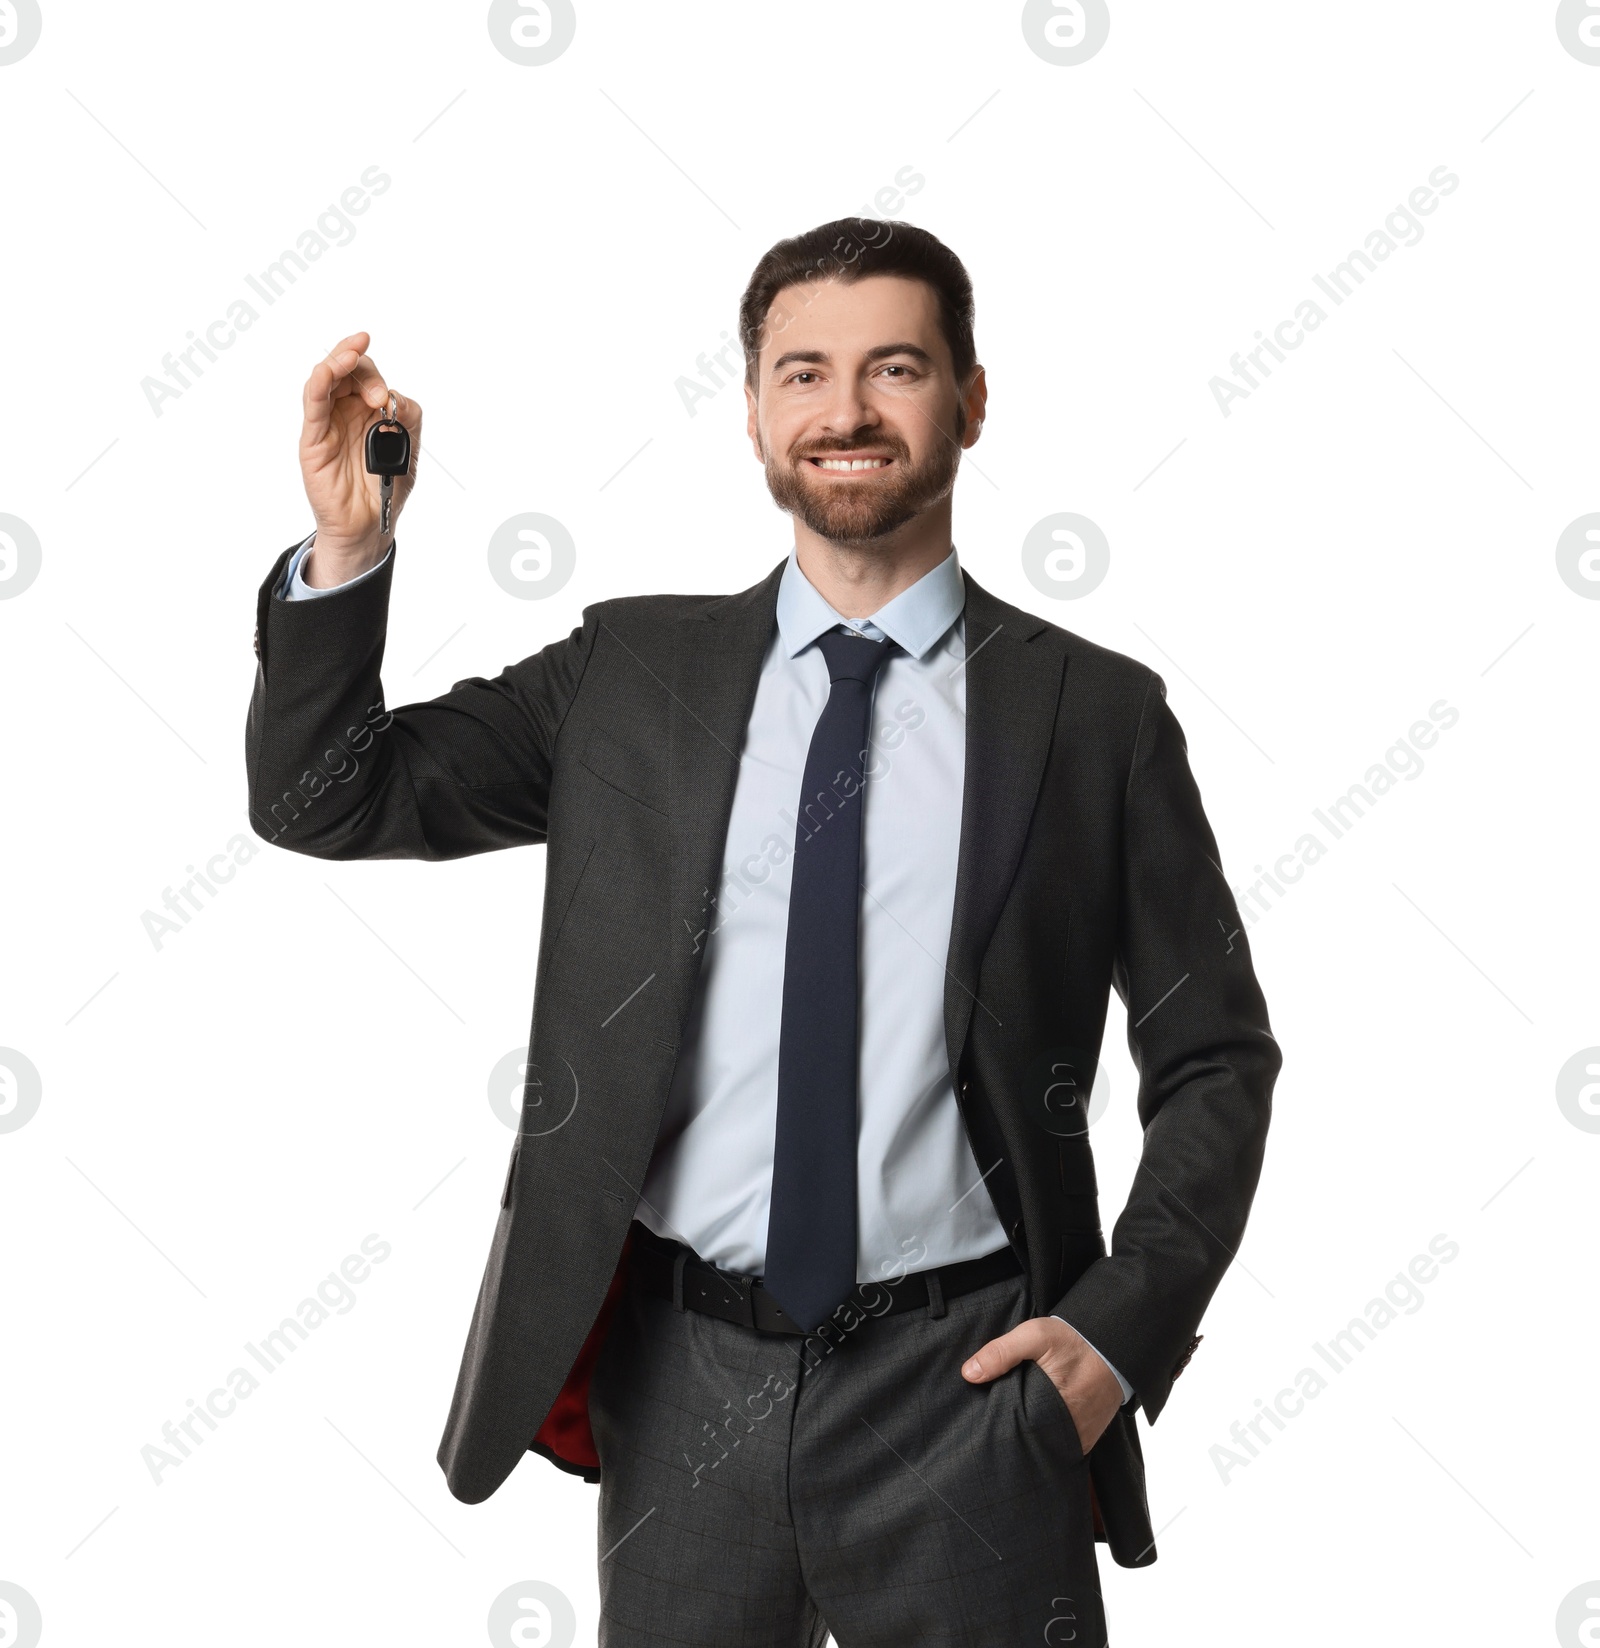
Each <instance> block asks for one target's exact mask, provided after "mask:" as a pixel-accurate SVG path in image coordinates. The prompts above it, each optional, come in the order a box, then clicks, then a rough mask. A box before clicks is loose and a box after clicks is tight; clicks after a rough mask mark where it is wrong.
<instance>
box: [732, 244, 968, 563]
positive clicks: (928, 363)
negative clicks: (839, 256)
mask: <svg viewBox="0 0 1600 1648" xmlns="http://www.w3.org/2000/svg"><path fill="white" fill-rule="evenodd" d="M756 366H757V371H756V393H755V394H752V393H751V392H750V391H749V390H748V389H747V390H746V392H745V397H746V400H747V402H748V404H749V433H750V440H751V443H752V444H753V446H754V447H755V453H756V456H757V457H758V458H759V459H761V461H762V462H763V463H764V464H765V466H766V472H767V486H768V488H769V490H770V491H771V493H772V497H773V501H774V502H775V503H776V504H777V505H778V507H779V508H780V509H782V510H785V511H787V512H789V513H790V514H793V515H795V516H797V517H798V518H799V519H800V520H801V521H803V522H804V523H805V525H806V526H807V527H809V528H810V529H811V531H813V532H814V533H816V534H817V535H818V537H821V538H826V539H828V540H830V541H831V542H833V543H839V544H851V545H857V546H860V545H865V544H869V543H871V542H873V541H874V540H875V539H880V538H883V537H884V536H886V535H887V534H889V533H891V532H893V531H895V529H896V528H898V527H901V526H903V525H905V523H906V522H907V521H910V520H912V519H914V518H915V517H916V516H918V515H920V514H921V513H922V512H923V511H924V510H925V509H927V508H928V506H929V505H930V504H933V503H935V502H937V501H938V500H939V499H940V498H943V497H945V496H946V495H947V494H948V493H949V492H950V489H951V488H952V487H953V486H954V484H955V476H956V468H957V465H958V464H959V462H960V457H961V449H962V448H963V447H966V446H971V445H972V443H973V442H974V441H975V440H976V439H977V438H978V431H979V428H980V427H981V418H982V406H983V400H982V377H983V374H982V371H981V369H980V370H979V372H978V373H977V375H976V383H975V385H974V386H973V387H972V389H971V390H970V391H969V394H968V395H967V396H966V397H963V395H962V393H961V389H962V386H961V385H958V384H957V383H956V381H955V369H954V363H953V362H952V360H951V358H950V348H949V345H948V344H947V343H946V342H945V340H944V334H943V332H942V331H941V330H940V326H939V310H938V299H937V298H936V297H935V295H934V292H933V288H932V287H930V286H929V285H928V284H927V283H926V282H925V281H920V280H911V279H908V278H906V277H904V276H901V275H868V276H867V277H865V278H864V279H861V280H854V281H842V280H832V279H829V280H817V281H813V282H810V283H808V284H807V285H805V286H790V287H785V288H784V290H783V291H781V292H779V293H778V295H777V297H776V298H774V299H773V303H772V307H771V309H770V310H769V311H768V315H767V331H766V336H765V338H764V340H763V342H762V345H761V353H760V356H759V358H758V360H757V363H756ZM964 400H965V403H966V420H965V424H966V427H965V429H964V430H962V431H961V432H960V433H959V434H958V432H957V431H958V426H959V424H960V423H961V421H962V420H961V417H960V411H961V408H962V406H963V401H964Z"/></svg>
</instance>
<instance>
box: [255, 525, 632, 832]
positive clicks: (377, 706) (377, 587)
mask: <svg viewBox="0 0 1600 1648" xmlns="http://www.w3.org/2000/svg"><path fill="white" fill-rule="evenodd" d="M298 547H299V546H298V545H293V546H291V547H290V548H289V549H288V550H285V551H284V553H283V554H282V555H280V556H279V557H278V559H277V561H276V562H275V563H274V564H273V567H272V570H271V572H269V573H268V574H267V578H266V581H265V582H264V583H263V584H262V586H261V589H260V592H259V594H258V597H257V603H256V617H257V624H256V654H257V665H256V679H255V690H254V693H253V695H252V697H251V700H250V712H249V716H248V718H247V721H246V725H245V758H246V764H247V771H248V777H249V792H250V823H251V828H252V829H254V831H255V833H256V834H257V835H258V836H260V837H261V838H262V839H263V840H266V841H270V842H273V843H274V844H276V845H277V846H280V847H286V848H288V849H289V850H290V851H291V852H297V853H306V854H309V855H310V856H312V857H314V858H332V859H348V858H423V859H448V858H461V857H464V856H465V855H467V854H468V853H482V852H488V851H490V850H492V849H494V848H496V847H514V846H518V845H521V844H524V843H527V842H540V841H543V840H544V839H545V829H546V825H547V822H548V806H549V798H550V772H551V765H552V761H553V759H554V752H555V741H556V735H557V734H558V733H559V732H560V730H561V723H562V721H563V720H564V719H565V717H566V714H567V711H568V709H569V708H570V707H571V705H572V701H573V699H574V697H575V696H576V695H577V691H578V684H579V682H580V681H581V679H582V677H583V671H584V667H585V665H586V664H587V662H588V659H589V657H590V654H591V653H592V651H593V649H594V644H595V636H596V633H597V631H598V628H599V608H598V606H596V607H589V608H587V609H585V612H584V615H583V617H584V621H583V623H582V624H581V625H580V626H579V627H578V628H577V629H575V630H573V632H572V633H571V635H569V636H568V637H567V638H566V639H565V640H562V641H555V642H552V643H551V645H549V646H547V647H545V648H544V650H543V651H541V652H536V653H534V654H533V655H532V656H531V657H529V658H524V659H523V660H522V662H521V663H519V664H512V665H510V666H509V667H508V668H506V669H504V670H502V671H501V672H500V674H499V675H497V676H495V677H493V679H485V678H483V677H469V678H468V679H467V680H464V681H458V682H456V684H455V685H454V686H453V687H452V688H451V689H450V691H449V692H447V693H444V694H443V695H442V696H440V697H438V698H431V699H428V700H426V701H424V702H421V703H415V704H406V705H403V706H401V707H400V708H399V709H394V710H390V709H388V708H387V707H386V706H385V704H384V697H383V685H382V681H381V679H380V670H381V668H382V664H383V647H384V637H385V629H386V625H387V620H388V611H389V589H390V585H391V583H392V581H393V575H394V561H395V555H396V553H397V552H396V550H394V549H393V548H391V550H390V553H389V557H388V559H387V560H386V561H385V562H383V563H382V564H381V565H380V566H379V567H378V568H377V569H376V570H375V571H374V573H373V575H372V576H370V577H368V578H365V579H362V580H360V581H359V582H355V583H352V584H351V585H350V586H349V587H348V588H340V589H338V590H336V591H334V592H332V593H330V594H329V595H327V596H325V597H324V598H322V599H320V600H315V601H286V600H283V599H282V598H281V597H279V596H277V595H275V594H274V593H273V592H274V590H275V589H276V587H277V585H278V584H279V582H280V581H281V578H282V575H283V571H284V568H285V566H286V565H287V563H288V561H289V558H290V557H291V556H292V555H293V553H294V550H295V548H298Z"/></svg>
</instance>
